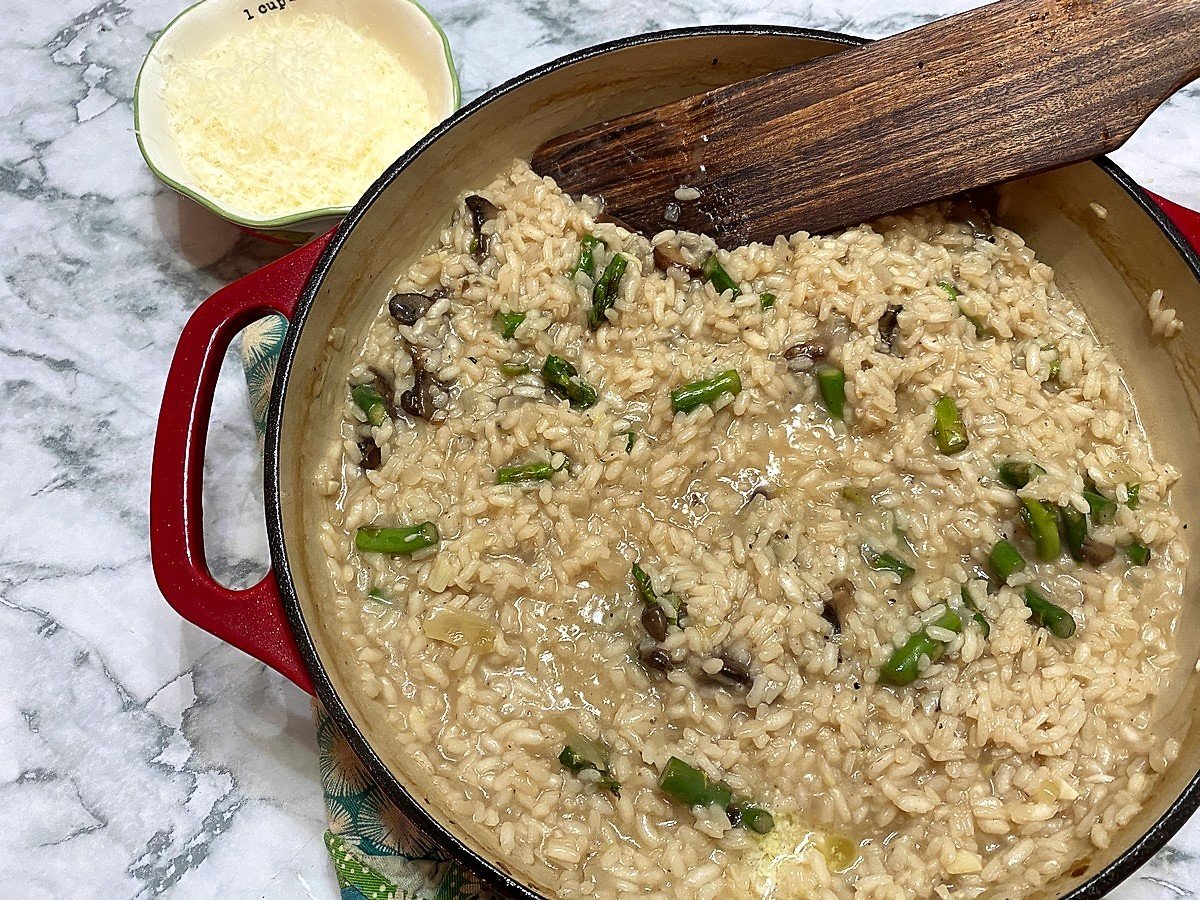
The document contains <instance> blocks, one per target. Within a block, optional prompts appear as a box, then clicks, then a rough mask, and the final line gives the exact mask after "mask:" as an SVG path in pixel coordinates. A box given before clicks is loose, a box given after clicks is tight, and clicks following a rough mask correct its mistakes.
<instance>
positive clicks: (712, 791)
mask: <svg viewBox="0 0 1200 900" xmlns="http://www.w3.org/2000/svg"><path fill="white" fill-rule="evenodd" d="M658 787H659V790H661V791H662V792H663V793H664V794H666V795H667V796H668V797H670V798H671V799H672V800H678V801H679V802H680V803H684V804H686V805H688V806H721V807H725V806H728V805H729V801H730V800H732V799H733V792H732V791H730V790H729V788H727V787H726V786H725V785H723V784H721V783H720V782H719V781H716V782H714V781H711V780H710V779H709V777H708V776H707V775H705V774H704V773H703V772H702V771H700V770H699V769H697V768H696V767H695V766H690V765H688V764H687V763H685V762H684V761H683V760H682V759H680V758H679V757H678V756H672V757H671V758H670V759H669V760H667V765H666V767H665V768H664V769H663V770H662V774H661V775H660V776H659V777H658Z"/></svg>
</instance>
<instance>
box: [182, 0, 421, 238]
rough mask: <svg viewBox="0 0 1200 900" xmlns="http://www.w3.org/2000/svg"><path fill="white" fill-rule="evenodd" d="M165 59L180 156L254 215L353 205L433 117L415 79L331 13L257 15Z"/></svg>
mask: <svg viewBox="0 0 1200 900" xmlns="http://www.w3.org/2000/svg"><path fill="white" fill-rule="evenodd" d="M168 62H169V68H168V70H167V73H166V77H165V79H164V88H163V102H164V105H165V107H166V110H167V117H168V122H169V127H170V129H171V134H172V137H173V139H174V141H175V143H176V145H177V146H178V148H179V154H180V158H181V161H182V162H183V164H184V166H185V167H186V168H187V170H188V172H189V173H191V175H192V176H193V177H194V178H195V180H196V186H197V187H199V188H200V189H201V190H203V191H204V192H205V193H207V194H209V195H210V196H211V197H212V198H213V199H215V200H217V201H218V202H220V203H221V204H222V205H223V206H226V207H228V208H229V209H230V210H231V211H233V212H236V213H240V214H242V215H244V216H247V217H250V218H257V219H271V218H277V217H280V216H285V215H288V214H291V213H298V212H303V211H307V210H313V209H320V208H324V207H330V206H350V205H352V204H353V203H354V202H355V201H357V200H358V198H359V197H360V196H361V195H362V193H363V192H364V191H365V190H366V189H367V187H369V186H370V184H371V183H372V182H373V181H374V180H375V179H376V178H377V177H379V175H380V174H381V173H382V172H383V170H384V169H385V168H387V166H388V165H389V164H391V162H392V161H393V160H395V159H396V157H397V156H399V155H400V154H401V153H403V152H404V151H405V150H407V149H408V148H409V147H411V146H412V145H413V144H414V143H415V142H416V141H417V140H418V139H419V138H420V137H421V136H422V135H423V134H425V132H427V131H428V130H429V129H430V127H432V125H433V124H434V123H433V115H432V113H431V105H430V100H429V94H428V91H427V90H426V88H425V86H424V85H423V84H422V83H421V81H420V79H419V77H418V76H417V75H416V74H414V73H413V72H412V71H411V70H409V69H408V68H406V67H405V65H404V64H403V62H402V61H401V60H400V59H398V58H397V57H396V56H395V55H394V54H392V53H390V52H388V50H386V49H385V48H384V46H383V45H382V44H380V43H379V42H378V41H376V40H374V39H373V38H371V37H368V36H366V35H364V34H362V33H360V32H358V31H356V30H355V29H353V28H351V27H350V26H349V25H347V24H346V23H345V22H343V21H341V20H340V19H338V18H336V17H335V16H331V15H328V14H324V13H317V14H312V15H309V14H298V15H287V16H271V17H266V18H262V19H260V20H256V21H255V23H254V25H253V26H252V27H242V28H239V29H237V30H236V31H234V32H233V33H231V34H230V35H229V36H228V37H227V38H225V39H224V40H223V41H220V42H218V43H217V44H215V45H214V46H212V47H211V48H210V49H208V50H207V51H205V52H203V53H200V54H197V55H195V56H191V57H188V58H179V57H175V58H172V59H170V60H169V61H168Z"/></svg>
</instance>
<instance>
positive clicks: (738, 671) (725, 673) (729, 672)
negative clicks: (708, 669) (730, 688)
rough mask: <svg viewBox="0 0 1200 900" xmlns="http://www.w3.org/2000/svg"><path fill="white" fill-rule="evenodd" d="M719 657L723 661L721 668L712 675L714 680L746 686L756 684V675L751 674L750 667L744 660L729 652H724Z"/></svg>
mask: <svg viewBox="0 0 1200 900" xmlns="http://www.w3.org/2000/svg"><path fill="white" fill-rule="evenodd" d="M717 659H719V660H720V661H721V670H720V671H719V672H717V673H715V674H714V675H713V676H712V678H713V679H714V680H717V681H721V682H727V683H730V684H736V685H738V686H739V687H744V688H748V687H750V685H752V684H754V676H753V675H751V674H750V667H749V666H747V665H746V664H745V663H744V662H742V661H741V660H739V659H736V658H735V657H733V656H731V655H730V654H729V653H722V654H721V655H720V656H718V657H717Z"/></svg>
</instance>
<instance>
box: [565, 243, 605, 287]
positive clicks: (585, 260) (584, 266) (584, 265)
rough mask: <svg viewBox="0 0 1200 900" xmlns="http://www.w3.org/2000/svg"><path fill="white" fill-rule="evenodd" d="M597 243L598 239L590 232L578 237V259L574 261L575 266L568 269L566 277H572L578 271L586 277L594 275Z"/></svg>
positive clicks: (593, 276)
mask: <svg viewBox="0 0 1200 900" xmlns="http://www.w3.org/2000/svg"><path fill="white" fill-rule="evenodd" d="M599 245H600V241H599V240H598V239H597V238H595V237H594V236H592V235H590V234H585V235H584V236H583V237H582V238H580V239H579V261H578V262H576V263H575V268H573V269H572V270H571V271H570V273H569V276H568V277H570V278H574V277H575V276H576V275H578V274H579V273H580V272H582V273H583V274H584V275H586V276H587V277H588V278H595V277H596V258H595V252H596V247H598V246H599Z"/></svg>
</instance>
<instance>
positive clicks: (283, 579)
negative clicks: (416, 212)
mask: <svg viewBox="0 0 1200 900" xmlns="http://www.w3.org/2000/svg"><path fill="white" fill-rule="evenodd" d="M717 35H767V36H783V37H797V38H809V39H812V40H818V41H824V42H826V43H830V44H839V45H841V46H843V47H855V46H860V45H862V44H864V43H868V41H867V40H866V39H864V38H860V37H854V36H851V35H845V34H839V33H837V32H831V31H820V30H816V29H810V28H796V27H792V26H786V25H708V26H697V27H689V28H676V29H669V30H664V31H655V32H647V33H644V34H638V35H634V36H631V37H626V38H621V39H618V40H613V41H608V42H606V43H603V44H597V45H595V46H592V47H587V48H584V49H582V50H578V51H576V52H574V53H569V54H567V55H565V56H561V57H559V58H558V59H555V60H553V61H551V62H548V63H545V64H543V65H541V66H538V67H536V68H534V69H530V70H529V71H528V72H525V73H523V74H521V75H518V76H516V77H515V78H512V79H510V80H508V81H506V82H504V83H503V84H501V85H498V86H497V87H494V88H492V89H491V90H489V91H487V92H486V93H484V94H482V95H481V96H479V97H477V98H476V99H475V100H473V101H472V102H471V103H469V104H467V105H466V106H464V107H462V108H461V109H460V110H458V111H457V112H456V113H454V115H452V116H450V118H448V119H446V120H445V121H444V122H442V123H441V124H440V125H438V126H437V127H436V128H434V130H433V131H431V132H430V133H429V134H428V135H426V136H425V137H424V138H422V139H421V140H420V141H419V142H417V144H415V145H414V146H413V147H412V148H411V149H409V150H408V151H407V152H406V153H405V154H404V155H403V156H401V157H400V158H399V159H398V160H396V162H395V163H393V164H392V165H391V166H390V167H389V168H388V170H387V171H386V172H384V174H383V175H381V176H380V177H379V179H378V180H377V181H376V182H375V183H374V184H373V185H372V186H371V187H370V188H369V189H368V190H367V192H366V193H365V194H364V195H363V197H362V199H360V200H359V201H358V203H357V204H355V206H354V208H353V209H352V210H351V211H350V212H349V213H348V214H347V216H346V218H345V219H343V220H342V222H341V224H340V225H339V226H338V228H337V230H336V231H335V233H334V235H333V238H332V239H331V240H330V242H329V244H328V246H327V247H326V248H325V251H324V252H323V253H322V254H321V258H320V259H319V261H318V262H317V265H316V267H315V268H314V269H313V272H312V275H311V276H310V277H309V280H308V283H307V284H306V286H305V288H304V292H303V293H302V294H301V296H300V299H299V302H298V303H297V304H296V309H295V312H294V314H293V317H292V320H291V323H290V325H289V327H288V331H287V336H286V339H285V341H284V345H283V348H282V351H281V353H280V357H279V363H278V366H277V368H276V373H275V383H274V386H273V388H272V391H271V402H270V406H269V408H268V412H267V432H266V442H265V462H264V485H263V488H264V501H265V504H264V505H265V508H266V522H267V538H268V544H269V546H270V551H271V564H272V567H273V568H274V571H275V577H276V580H277V581H278V584H279V590H280V592H281V594H282V597H283V607H284V611H285V612H286V614H287V619H288V623H289V625H290V626H291V629H292V632H293V634H294V636H295V639H296V645H297V647H298V648H299V650H300V655H301V656H302V657H303V659H304V663H305V665H306V666H307V667H308V670H309V673H310V674H311V675H312V681H313V686H314V688H315V689H316V694H317V698H318V699H319V700H320V701H321V703H322V704H324V706H325V709H326V711H327V712H328V713H329V715H330V716H331V717H332V718H333V720H334V722H335V723H336V725H337V727H338V730H339V731H340V732H341V734H342V735H343V736H344V737H345V739H346V740H347V741H348V742H349V744H350V746H351V747H352V748H353V750H354V752H355V753H356V754H357V756H358V757H359V759H361V760H362V762H363V764H364V765H365V766H366V768H367V771H368V772H369V773H370V775H371V777H372V778H373V779H374V780H375V783H376V784H377V785H378V786H379V787H380V788H381V789H382V790H383V792H384V793H385V794H386V795H387V796H388V799H390V800H391V801H392V802H393V803H395V804H396V805H397V806H398V807H399V808H400V809H401V810H402V811H403V812H404V814H405V815H406V816H408V817H409V818H410V819H411V820H412V821H413V823H414V824H416V825H417V826H419V827H420V828H421V830H422V831H423V832H424V833H425V834H427V835H428V836H429V837H430V838H431V839H432V840H434V841H435V842H436V843H437V844H438V845H440V846H441V847H442V848H443V849H444V850H445V851H447V852H448V853H449V854H450V855H452V856H453V857H454V858H455V859H457V860H458V861H460V862H461V863H463V864H464V865H465V866H466V867H467V868H468V869H469V870H470V871H471V872H472V873H473V874H475V875H476V876H477V877H478V878H479V879H480V880H481V881H482V882H483V883H484V884H485V885H486V886H487V887H488V888H490V889H491V890H493V891H496V892H497V893H499V894H500V895H502V896H504V897H510V898H520V900H547V898H546V897H545V896H544V895H543V894H540V893H538V892H537V891H535V890H533V889H532V888H530V887H528V886H526V885H524V884H522V883H520V882H519V881H517V880H516V879H515V878H513V877H512V876H511V875H509V874H508V873H507V872H505V871H504V870H503V869H501V868H500V867H499V866H498V865H497V864H496V863H494V862H492V861H490V860H489V859H487V858H485V857H483V856H481V855H480V854H478V853H476V852H475V850H473V849H472V848H471V847H469V846H468V845H467V844H466V843H464V842H463V841H462V840H460V839H459V838H458V837H456V836H455V835H454V834H453V833H451V832H450V830H449V829H448V828H447V827H446V826H445V825H443V824H442V823H441V822H440V821H438V820H437V819H436V818H435V817H434V816H432V815H431V814H430V813H429V812H427V811H426V810H425V808H424V807H423V806H422V805H421V804H420V803H419V802H418V801H417V799H416V798H415V797H414V795H413V794H412V793H411V792H410V791H409V790H408V788H407V787H405V786H404V785H403V784H402V783H401V782H400V780H399V779H398V778H397V777H396V776H395V775H394V774H393V773H392V772H391V770H390V769H389V768H388V767H387V766H386V765H385V764H384V762H383V760H382V759H380V757H379V756H378V754H376V752H375V750H374V749H373V748H372V746H371V745H370V743H369V742H368V741H367V739H366V737H365V736H364V735H363V733H362V731H361V730H360V729H359V727H358V726H357V725H356V724H355V722H354V720H353V718H352V717H351V715H350V712H349V710H348V709H347V708H346V706H345V704H344V703H343V702H342V699H341V698H340V696H339V695H338V693H337V691H336V690H335V689H334V686H333V683H332V681H331V680H330V678H329V675H328V673H327V672H326V670H325V666H324V665H323V664H322V662H321V659H320V657H319V656H318V654H317V650H316V646H315V644H314V643H313V640H312V635H311V634H310V632H309V629H308V624H307V623H306V622H305V620H304V614H303V612H302V611H301V609H300V602H299V598H298V596H297V593H296V585H295V581H294V580H293V578H292V572H291V567H290V566H289V564H288V556H287V547H286V542H285V540H284V536H283V511H282V504H281V500H280V489H279V450H280V439H281V434H282V430H283V429H282V419H283V406H284V401H285V398H286V396H287V387H288V382H289V379H290V376H291V373H292V365H293V362H294V359H295V352H296V347H297V346H298V343H299V338H300V334H301V333H302V331H303V329H304V323H305V321H306V320H307V318H308V313H309V310H310V309H311V307H312V304H313V301H314V299H315V298H316V295H317V292H318V290H319V289H320V287H321V284H322V283H323V282H324V280H325V276H326V275H327V274H328V272H329V269H330V267H331V266H332V264H333V260H334V259H335V258H336V257H337V255H338V253H339V252H340V250H341V248H342V246H343V245H344V244H345V242H346V239H347V237H348V236H349V234H350V233H351V232H352V231H353V230H354V228H355V226H356V225H357V223H358V221H359V220H360V219H361V218H362V217H363V216H364V215H365V214H366V212H367V210H368V209H369V208H370V207H371V205H372V204H373V203H374V202H375V200H376V199H377V198H378V197H379V196H380V195H381V194H382V193H383V192H384V191H385V190H387V188H388V186H389V185H390V184H391V183H392V181H393V180H394V179H395V178H396V176H397V175H399V173H400V172H402V171H404V169H406V168H407V167H408V166H409V164H410V163H411V162H412V161H413V160H414V159H416V157H417V156H419V155H420V154H421V153H422V152H424V151H425V149H426V148H427V147H429V146H430V145H431V144H433V143H434V142H435V141H437V140H438V139H439V138H440V137H441V136H442V135H443V134H445V133H446V132H448V131H450V130H451V129H452V128H454V127H455V126H456V125H457V124H458V123H459V122H461V121H463V120H464V119H466V118H468V117H470V116H471V115H472V114H473V113H474V112H475V111H476V110H478V109H480V108H481V107H483V106H485V105H487V104H488V103H491V102H492V101H493V100H495V99H497V98H498V97H501V96H503V95H505V94H507V93H509V92H510V91H513V90H515V89H516V88H519V87H521V86H522V85H524V84H527V83H528V82H530V81H533V80H535V79H537V78H540V77H542V76H543V75H547V74H549V73H551V72H554V71H557V70H558V69H561V68H564V67H566V66H569V65H572V64H574V63H577V62H580V61H582V60H586V59H591V58H593V57H596V56H600V55H603V54H605V53H608V52H610V51H613V50H620V49H624V48H628V47H635V46H638V45H641V44H650V43H657V42H659V41H667V40H672V39H676V38H691V37H706V36H717ZM1095 162H1096V164H1097V165H1098V166H1099V167H1100V168H1101V169H1102V170H1103V171H1104V172H1105V173H1106V174H1107V175H1108V176H1109V177H1111V178H1112V179H1113V180H1114V181H1115V182H1116V183H1117V184H1118V185H1120V187H1121V188H1123V189H1124V190H1125V192H1126V193H1127V194H1128V195H1129V196H1130V197H1131V198H1132V199H1133V200H1134V202H1136V203H1137V204H1138V205H1139V206H1141V208H1142V209H1143V211H1144V212H1145V213H1146V214H1147V215H1148V216H1149V217H1150V218H1151V219H1152V220H1154V222H1155V223H1156V224H1157V225H1158V226H1159V228H1161V229H1162V231H1163V232H1164V233H1165V234H1166V236H1167V238H1168V239H1169V240H1170V241H1171V243H1172V245H1174V247H1175V249H1176V250H1177V251H1178V253H1179V254H1180V256H1182V257H1183V259H1184V261H1185V262H1186V263H1187V264H1188V266H1189V268H1190V269H1191V270H1192V273H1193V274H1194V275H1195V276H1196V279H1197V281H1198V282H1200V255H1198V254H1197V252H1196V250H1195V249H1194V248H1193V247H1192V246H1191V244H1190V243H1188V241H1187V239H1186V238H1184V236H1183V235H1182V234H1181V233H1180V232H1179V230H1178V229H1177V228H1176V227H1175V225H1174V223H1173V222H1171V220H1170V219H1169V218H1168V217H1167V216H1166V214H1165V213H1164V212H1163V211H1162V210H1161V209H1160V208H1159V207H1158V206H1157V205H1156V204H1155V203H1153V202H1152V201H1151V200H1150V199H1149V198H1148V197H1147V196H1146V194H1145V193H1144V192H1143V191H1142V189H1141V188H1140V187H1139V186H1138V185H1137V183H1136V182H1134V181H1133V179H1131V178H1130V177H1129V176H1128V175H1127V174H1125V172H1124V171H1123V170H1122V169H1121V168H1120V167H1119V166H1118V165H1116V164H1115V163H1114V162H1112V160H1110V159H1108V158H1107V157H1102V158H1100V159H1097V160H1096V161H1095ZM1198 808H1200V772H1198V773H1197V774H1196V775H1195V776H1194V777H1193V778H1192V780H1191V781H1190V782H1189V783H1188V786H1187V788H1185V789H1184V791H1183V793H1182V794H1180V795H1179V797H1178V798H1177V799H1176V800H1175V801H1174V802H1173V803H1172V804H1171V806H1170V807H1169V808H1168V809H1167V811H1166V812H1165V813H1164V814H1163V815H1162V816H1161V817H1160V818H1159V819H1158V821H1156V822H1155V823H1154V824H1153V825H1152V826H1151V827H1150V828H1149V829H1148V830H1147V831H1146V832H1145V833H1144V834H1143V835H1142V836H1141V837H1140V838H1139V839H1138V840H1137V841H1135V842H1134V843H1133V844H1132V845H1131V846H1130V847H1129V848H1128V849H1127V850H1126V851H1125V852H1124V853H1122V854H1121V855H1120V856H1118V857H1117V858H1116V859H1115V860H1113V862H1112V863H1110V864H1109V865H1108V866H1106V867H1105V868H1103V869H1101V870H1100V871H1099V872H1097V873H1096V874H1095V875H1093V876H1092V877H1091V878H1089V879H1088V880H1087V881H1085V882H1084V883H1083V884H1081V885H1079V886H1078V887H1077V888H1075V889H1074V890H1072V891H1070V892H1069V893H1067V894H1065V895H1063V897H1062V898H1061V900H1094V898H1099V897H1103V896H1104V895H1105V894H1107V893H1108V892H1109V891H1111V890H1112V889H1113V888H1115V887H1116V886H1117V885H1118V884H1120V883H1121V882H1123V881H1124V880H1125V879H1127V878H1128V877H1129V876H1130V875H1132V874H1133V873H1134V872H1135V871H1136V870H1137V869H1138V868H1140V867H1141V866H1142V865H1143V864H1144V863H1145V862H1147V861H1148V860H1149V859H1150V858H1151V857H1152V856H1153V855H1154V854H1155V853H1157V852H1158V851H1159V850H1160V849H1162V847H1163V846H1164V845H1165V844H1166V843H1167V841H1169V840H1170V839H1171V837H1172V836H1174V835H1175V833H1176V832H1177V831H1179V829H1180V828H1181V827H1182V826H1183V824H1184V823H1185V822H1186V821H1187V820H1188V819H1189V818H1190V817H1191V815H1192V814H1193V813H1194V812H1195V811H1196V810H1197V809H1198Z"/></svg>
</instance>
